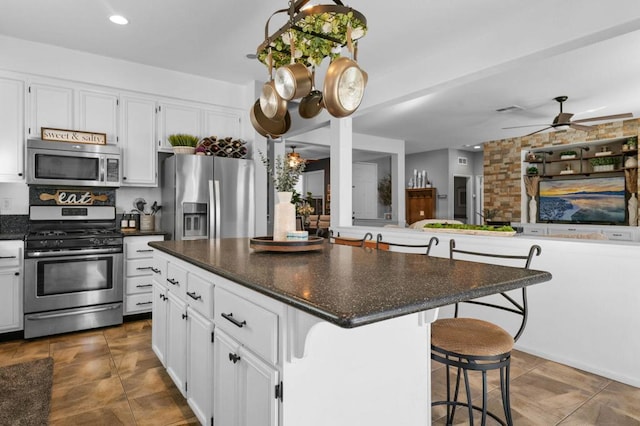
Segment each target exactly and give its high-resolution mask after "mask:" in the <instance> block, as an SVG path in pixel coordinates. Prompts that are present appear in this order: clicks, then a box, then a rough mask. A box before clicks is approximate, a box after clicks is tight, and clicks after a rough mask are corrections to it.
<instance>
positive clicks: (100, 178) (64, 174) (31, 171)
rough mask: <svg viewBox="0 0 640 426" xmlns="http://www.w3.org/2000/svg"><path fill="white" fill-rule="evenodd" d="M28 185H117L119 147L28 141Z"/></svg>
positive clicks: (118, 177) (118, 179)
mask: <svg viewBox="0 0 640 426" xmlns="http://www.w3.org/2000/svg"><path fill="white" fill-rule="evenodd" d="M26 169H27V184H29V185H65V186H76V185H77V186H102V187H118V186H120V176H121V161H120V148H118V147H117V146H112V145H93V144H81V143H69V142H49V141H42V140H39V139H29V140H27V168H26Z"/></svg>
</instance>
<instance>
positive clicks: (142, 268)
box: [125, 259, 154, 277]
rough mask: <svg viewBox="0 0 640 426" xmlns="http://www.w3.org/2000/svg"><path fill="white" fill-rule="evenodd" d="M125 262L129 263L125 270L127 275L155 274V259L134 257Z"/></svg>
mask: <svg viewBox="0 0 640 426" xmlns="http://www.w3.org/2000/svg"><path fill="white" fill-rule="evenodd" d="M125 263H126V265H127V266H126V270H125V274H126V276H127V277H136V276H140V275H153V269H152V268H154V261H153V259H133V260H127V261H126V262H125Z"/></svg>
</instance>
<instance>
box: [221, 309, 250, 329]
mask: <svg viewBox="0 0 640 426" xmlns="http://www.w3.org/2000/svg"><path fill="white" fill-rule="evenodd" d="M220 315H222V318H224V319H226V320H227V321H231V323H232V324H233V325H235V326H236V327H239V328H242V327H244V326H245V325H247V322H246V321H242V322H240V321H238V320H237V319H235V318H234V317H233V312H231V313H229V314H225V313H222V314H220Z"/></svg>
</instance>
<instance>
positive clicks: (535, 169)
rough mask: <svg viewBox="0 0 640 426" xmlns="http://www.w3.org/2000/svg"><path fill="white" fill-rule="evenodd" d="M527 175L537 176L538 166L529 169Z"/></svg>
mask: <svg viewBox="0 0 640 426" xmlns="http://www.w3.org/2000/svg"><path fill="white" fill-rule="evenodd" d="M527 174H528V175H537V174H538V168H537V167H536V166H530V167H527Z"/></svg>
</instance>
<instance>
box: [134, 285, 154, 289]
mask: <svg viewBox="0 0 640 426" xmlns="http://www.w3.org/2000/svg"><path fill="white" fill-rule="evenodd" d="M152 286H153V284H138V285H137V286H136V287H138V288H143V287H152Z"/></svg>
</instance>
